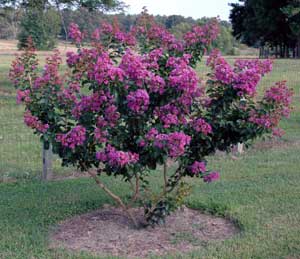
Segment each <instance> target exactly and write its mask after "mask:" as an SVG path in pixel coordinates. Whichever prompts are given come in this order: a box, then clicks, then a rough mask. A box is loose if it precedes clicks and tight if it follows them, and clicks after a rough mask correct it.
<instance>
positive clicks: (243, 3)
mask: <svg viewBox="0 0 300 259" xmlns="http://www.w3.org/2000/svg"><path fill="white" fill-rule="evenodd" d="M231 6H232V10H231V14H230V20H231V23H232V27H233V35H234V36H235V37H237V38H238V39H240V40H241V41H242V42H243V43H245V44H247V45H249V46H253V47H259V48H260V54H261V56H270V55H273V56H275V57H282V58H288V57H298V58H299V57H300V1H299V0H239V3H234V4H231Z"/></svg>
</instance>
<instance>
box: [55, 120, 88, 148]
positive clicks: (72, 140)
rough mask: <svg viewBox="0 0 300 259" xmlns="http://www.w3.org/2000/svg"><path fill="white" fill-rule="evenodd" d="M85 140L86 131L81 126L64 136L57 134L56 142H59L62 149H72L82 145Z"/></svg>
mask: <svg viewBox="0 0 300 259" xmlns="http://www.w3.org/2000/svg"><path fill="white" fill-rule="evenodd" d="M85 140H86V129H85V127H83V126H80V125H78V126H76V127H74V128H72V129H71V130H70V131H69V132H67V133H66V134H61V133H59V134H57V135H56V141H58V142H60V143H61V144H62V145H63V146H64V147H68V148H71V149H74V148H75V147H77V146H80V145H83V143H84V141H85Z"/></svg>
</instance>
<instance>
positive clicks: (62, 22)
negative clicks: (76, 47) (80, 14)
mask: <svg viewBox="0 0 300 259" xmlns="http://www.w3.org/2000/svg"><path fill="white" fill-rule="evenodd" d="M55 5H56V9H57V11H58V13H59V16H60V20H61V24H62V26H63V29H64V32H65V40H66V41H68V30H67V26H66V23H65V19H64V16H63V13H62V10H61V9H60V6H59V2H58V1H55Z"/></svg>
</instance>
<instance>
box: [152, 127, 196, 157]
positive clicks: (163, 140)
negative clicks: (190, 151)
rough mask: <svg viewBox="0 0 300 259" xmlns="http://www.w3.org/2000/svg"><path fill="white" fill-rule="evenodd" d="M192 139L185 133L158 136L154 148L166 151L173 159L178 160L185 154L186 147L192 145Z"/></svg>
mask: <svg viewBox="0 0 300 259" xmlns="http://www.w3.org/2000/svg"><path fill="white" fill-rule="evenodd" d="M190 141H191V137H190V136H188V135H186V134H184V133H183V132H173V133H169V134H158V135H156V136H155V139H154V146H155V147H158V148H160V149H166V150H167V152H168V154H169V156H170V157H171V158H177V157H179V156H181V155H183V154H184V151H185V147H186V146H187V145H189V144H190Z"/></svg>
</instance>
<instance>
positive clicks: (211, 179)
mask: <svg viewBox="0 0 300 259" xmlns="http://www.w3.org/2000/svg"><path fill="white" fill-rule="evenodd" d="M219 179H220V174H219V172H211V173H209V174H207V175H204V176H203V181H204V182H206V183H211V182H214V181H217V180H219Z"/></svg>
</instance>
